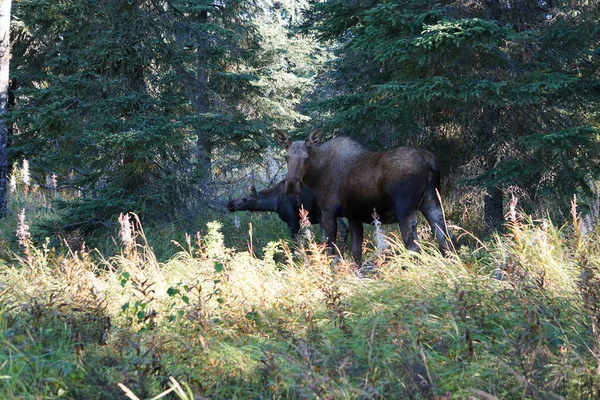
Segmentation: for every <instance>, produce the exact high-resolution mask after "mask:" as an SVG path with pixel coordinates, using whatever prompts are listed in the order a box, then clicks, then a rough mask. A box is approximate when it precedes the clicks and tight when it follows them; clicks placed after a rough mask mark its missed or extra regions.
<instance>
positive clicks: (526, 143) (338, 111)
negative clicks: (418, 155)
mask: <svg viewBox="0 0 600 400" xmlns="http://www.w3.org/2000/svg"><path fill="white" fill-rule="evenodd" d="M599 17H600V9H599V7H598V4H596V3H594V2H578V3H573V2H568V1H553V2H549V1H542V0H540V1H516V0H507V1H501V2H498V1H496V2H483V3H481V2H479V3H477V5H475V4H474V3H472V2H454V1H452V2H450V1H442V2H439V1H428V0H412V1H375V2H372V1H370V2H344V1H326V2H314V3H313V7H312V9H311V13H310V15H309V20H310V21H311V23H312V26H311V28H312V29H313V31H314V32H315V33H316V34H317V35H318V36H319V37H320V38H322V39H323V40H330V41H335V43H336V44H337V49H336V55H337V58H336V60H335V62H334V63H333V64H332V66H331V69H330V71H328V74H327V75H326V76H324V77H323V79H322V88H321V90H322V93H325V94H327V98H326V99H319V100H318V101H316V102H314V103H313V108H314V109H315V110H316V111H317V112H320V113H321V115H324V116H325V117H322V118H323V125H324V128H325V130H326V131H328V132H335V134H339V133H345V134H350V135H352V136H356V137H359V138H360V139H362V140H363V141H364V142H366V143H367V144H369V145H370V146H371V147H373V148H391V147H394V146H398V145H400V144H407V143H408V144H415V145H421V146H425V147H428V148H430V149H431V150H433V151H434V152H435V153H437V154H438V155H439V156H440V158H441V161H442V165H443V166H444V167H445V168H446V170H447V171H449V172H451V173H452V172H454V173H456V174H457V175H458V176H462V177H463V178H465V177H467V178H475V179H471V180H470V181H469V183H470V184H476V185H479V186H480V187H484V188H485V187H487V188H489V189H492V188H499V189H503V190H507V189H508V190H513V191H519V193H520V194H521V195H523V194H526V195H528V196H529V199H531V200H535V201H540V200H543V201H544V202H545V204H544V205H545V206H548V205H551V204H553V205H556V204H567V202H565V201H564V198H565V197H566V198H568V197H572V195H573V193H574V192H575V191H577V192H578V193H581V192H583V193H586V191H587V193H589V191H588V190H587V188H589V185H590V183H591V182H592V181H593V180H594V179H596V178H597V177H598V174H599V173H600V168H599V167H600V164H599V161H600V160H599V159H598V151H599V150H600V147H599V146H600V141H599V136H598V129H597V113H598V105H599V99H600V98H599V97H598V91H597V87H598V84H599V83H600V80H599V79H598V78H599V77H598V74H597V70H598V66H599V62H600V59H599V58H598V48H599V47H598V45H599V42H598V37H599V36H598V32H599V31H600V21H599ZM328 115H331V118H328V117H327V116H328ZM448 175H450V174H449V173H447V174H446V176H448ZM455 176H456V175H455ZM542 195H543V196H542ZM530 204H531V203H530ZM551 207H552V206H551Z"/></svg>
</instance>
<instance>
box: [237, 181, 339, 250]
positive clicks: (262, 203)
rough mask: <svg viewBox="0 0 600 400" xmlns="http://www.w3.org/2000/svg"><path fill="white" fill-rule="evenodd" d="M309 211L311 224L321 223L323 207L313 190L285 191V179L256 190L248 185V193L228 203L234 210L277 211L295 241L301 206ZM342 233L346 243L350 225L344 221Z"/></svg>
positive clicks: (298, 228)
mask: <svg viewBox="0 0 600 400" xmlns="http://www.w3.org/2000/svg"><path fill="white" fill-rule="evenodd" d="M301 207H304V209H305V210H306V211H308V218H309V221H310V223H311V224H320V223H321V209H320V208H319V204H318V203H317V199H316V198H315V196H314V195H313V193H312V191H311V190H310V189H309V188H307V187H306V186H304V185H301V186H300V189H299V192H298V194H294V195H288V194H286V193H285V180H282V181H280V182H279V183H277V184H276V185H275V186H273V187H270V188H266V189H263V190H261V191H259V192H257V191H256V189H255V188H254V186H249V187H248V194H247V195H245V196H242V197H239V198H237V199H234V200H231V201H230V202H229V203H227V209H228V210H229V211H231V212H234V211H271V212H275V213H277V215H278V216H279V218H280V219H281V220H282V221H284V222H285V223H286V224H287V225H288V227H289V228H290V233H291V236H292V239H293V240H294V241H295V240H296V239H297V237H298V232H299V231H300V208H301ZM338 223H339V224H340V225H341V229H340V231H341V234H342V237H343V241H344V243H345V242H346V239H347V237H348V227H347V226H346V224H345V223H344V222H343V221H341V220H340V221H339V222H338Z"/></svg>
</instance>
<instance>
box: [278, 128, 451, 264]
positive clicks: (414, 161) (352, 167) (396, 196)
mask: <svg viewBox="0 0 600 400" xmlns="http://www.w3.org/2000/svg"><path fill="white" fill-rule="evenodd" d="M320 138H321V133H320V131H316V132H313V133H312V134H311V135H309V136H308V138H307V139H306V140H305V141H295V142H291V141H290V139H289V138H288V136H287V135H286V134H285V133H283V132H281V131H277V132H276V139H277V141H278V142H279V143H280V144H281V145H282V146H283V147H284V148H285V149H286V150H287V153H286V161H287V167H288V174H287V176H286V178H285V193H288V194H295V193H299V191H300V188H301V187H302V185H301V183H303V184H304V185H305V186H308V187H309V188H310V189H311V191H312V192H313V194H314V195H315V197H316V199H317V202H318V204H319V206H320V208H321V212H322V216H321V219H322V221H321V222H322V225H323V228H324V230H325V233H326V235H327V244H328V247H329V249H330V253H331V252H332V251H333V245H334V242H335V237H336V233H337V226H336V225H337V224H336V219H337V218H339V217H346V218H347V219H348V222H349V225H350V233H351V235H352V255H353V256H354V259H355V260H356V262H357V263H359V264H360V263H361V260H362V242H363V234H364V233H363V225H362V224H363V223H372V222H373V214H374V212H376V213H377V214H378V215H379V220H380V221H381V222H382V223H384V224H390V223H395V222H398V223H399V225H400V232H401V234H402V239H403V241H404V245H405V246H406V248H407V249H409V250H413V251H419V245H418V244H417V239H418V238H417V229H416V228H417V218H416V211H417V210H420V211H421V212H422V213H423V214H424V215H425V217H426V218H427V221H428V222H429V224H430V225H431V229H432V230H433V233H434V236H435V238H436V239H437V241H438V245H439V247H440V249H442V250H443V251H444V250H446V249H447V247H448V243H447V240H446V235H447V229H446V223H445V221H444V216H443V212H442V206H441V204H440V201H439V198H438V193H437V191H438V190H439V187H440V171H439V167H438V162H437V159H436V158H435V156H434V155H433V154H431V153H430V152H428V151H426V150H422V149H417V148H413V147H399V148H396V149H393V150H389V151H383V152H373V151H369V150H367V149H366V148H365V147H364V146H362V145H361V144H360V143H359V142H357V141H356V140H354V139H352V138H350V137H343V136H342V137H336V138H334V139H331V140H329V141H327V142H324V143H322V144H318V141H319V140H320Z"/></svg>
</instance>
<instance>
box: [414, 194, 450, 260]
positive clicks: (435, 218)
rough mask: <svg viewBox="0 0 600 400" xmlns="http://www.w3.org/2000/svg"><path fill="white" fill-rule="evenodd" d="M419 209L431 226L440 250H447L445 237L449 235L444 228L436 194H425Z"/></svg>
mask: <svg viewBox="0 0 600 400" xmlns="http://www.w3.org/2000/svg"><path fill="white" fill-rule="evenodd" d="M420 209H421V212H422V213H423V215H425V218H427V222H429V225H430V226H431V231H432V232H433V235H434V237H435V239H436V240H437V242H438V247H439V249H440V251H442V252H445V251H446V250H448V241H447V238H448V237H449V236H450V233H449V232H448V229H447V228H446V221H445V220H444V213H443V212H442V205H441V204H440V202H439V200H438V198H437V196H436V195H435V194H426V195H425V198H424V199H423V203H422V204H421V207H420Z"/></svg>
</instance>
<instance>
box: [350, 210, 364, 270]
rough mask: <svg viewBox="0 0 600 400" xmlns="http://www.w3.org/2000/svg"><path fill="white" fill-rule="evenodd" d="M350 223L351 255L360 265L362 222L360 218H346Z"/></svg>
mask: <svg viewBox="0 0 600 400" xmlns="http://www.w3.org/2000/svg"><path fill="white" fill-rule="evenodd" d="M348 222H349V223H350V235H351V238H352V256H353V257H354V261H355V262H356V263H357V264H358V266H359V267H360V266H361V264H362V243H363V233H364V231H363V224H362V221H360V220H353V219H348Z"/></svg>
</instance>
